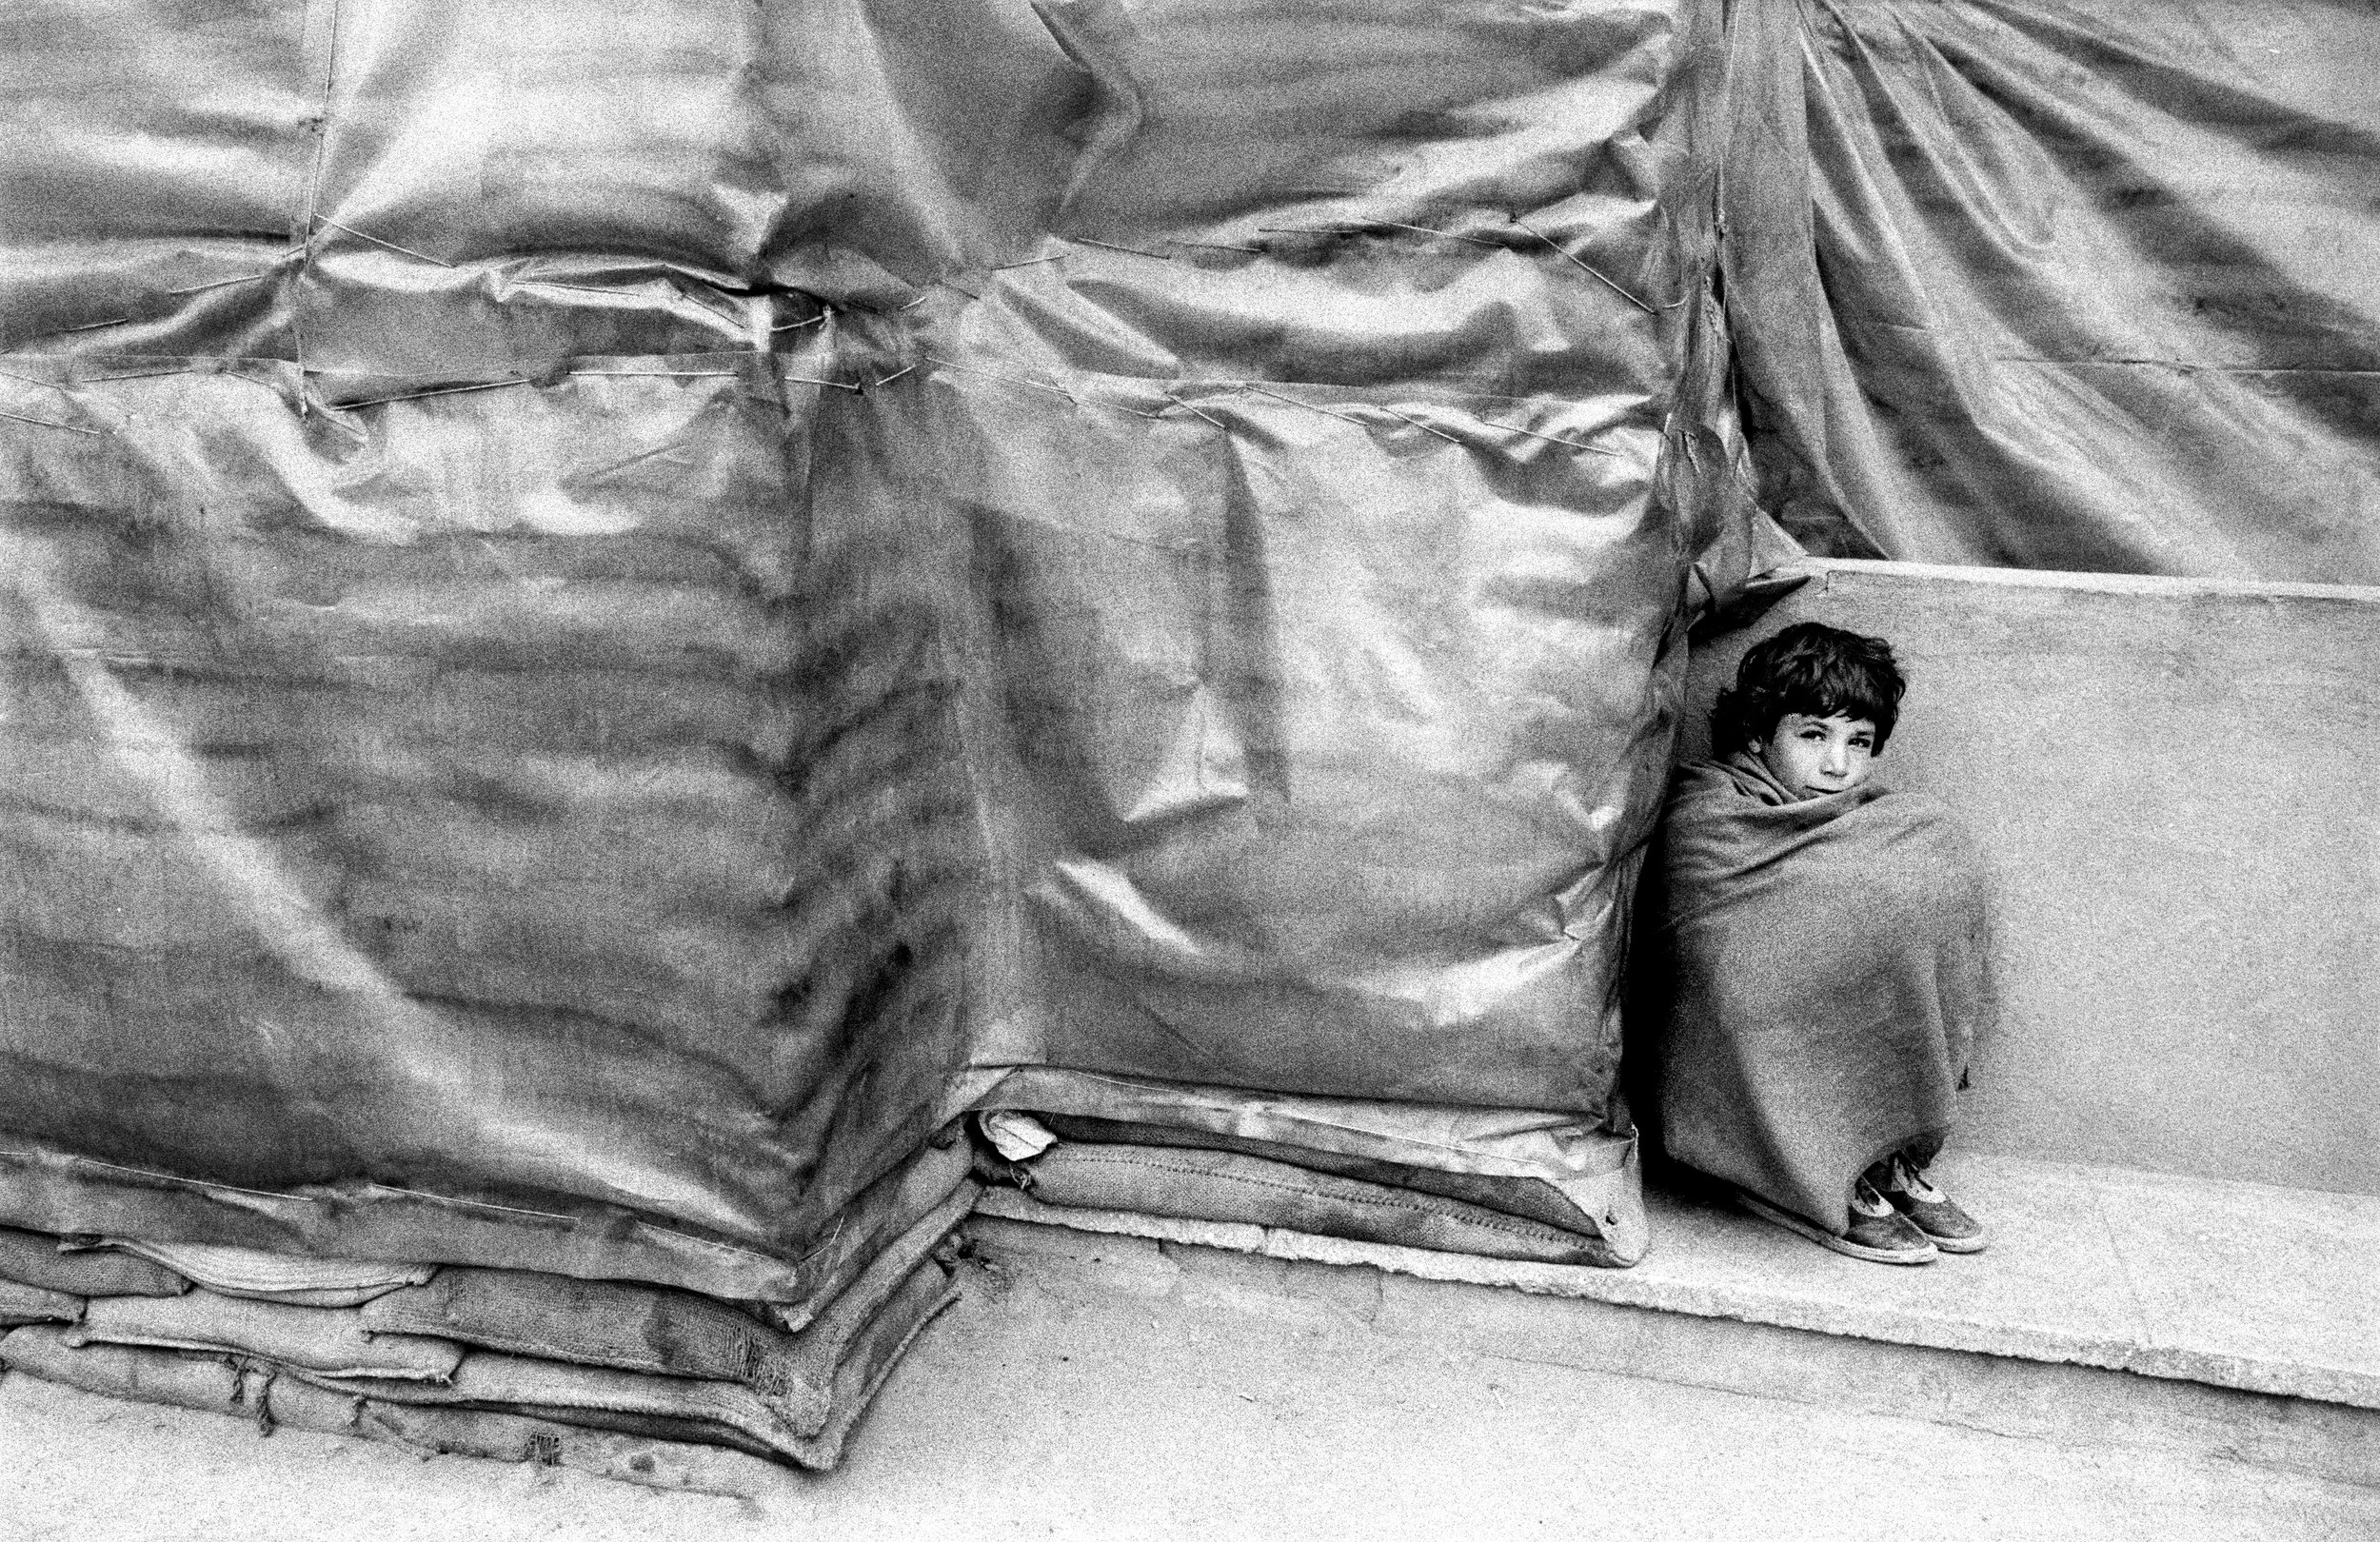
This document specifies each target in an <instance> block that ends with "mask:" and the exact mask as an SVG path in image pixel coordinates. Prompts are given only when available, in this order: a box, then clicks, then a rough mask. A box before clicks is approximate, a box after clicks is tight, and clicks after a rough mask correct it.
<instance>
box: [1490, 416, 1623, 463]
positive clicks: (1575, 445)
mask: <svg viewBox="0 0 2380 1542" xmlns="http://www.w3.org/2000/svg"><path fill="white" fill-rule="evenodd" d="M1479 426H1480V427H1482V428H1501V429H1502V430H1503V431H1504V432H1506V433H1508V434H1521V435H1525V436H1526V437H1528V438H1530V439H1542V440H1544V441H1545V442H1546V443H1547V444H1549V445H1569V446H1570V447H1571V448H1572V449H1582V450H1585V451H1586V452H1587V453H1588V454H1590V455H1608V456H1610V457H1611V458H1612V459H1613V460H1615V461H1619V460H1625V459H1627V457H1626V456H1623V455H1622V454H1620V452H1619V451H1617V450H1607V449H1605V448H1604V447H1603V446H1602V445H1590V444H1588V443H1587V442H1586V441H1584V440H1581V439H1564V438H1562V437H1561V436H1560V435H1559V434H1541V433H1538V432H1537V430H1536V429H1535V428H1522V427H1518V426H1517V425H1513V424H1509V423H1490V422H1488V421H1487V420H1486V419H1485V418H1481V419H1480V420H1479Z"/></svg>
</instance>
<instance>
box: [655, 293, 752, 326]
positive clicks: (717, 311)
mask: <svg viewBox="0 0 2380 1542" xmlns="http://www.w3.org/2000/svg"><path fill="white" fill-rule="evenodd" d="M669 291H670V293H672V294H674V295H676V296H677V297H678V298H679V299H681V300H684V302H685V303H686V304H687V305H689V306H693V307H694V308H695V309H697V310H699V311H701V312H703V314H704V315H706V316H716V317H718V318H719V319H720V320H721V321H724V322H725V323H726V324H727V325H728V326H733V327H735V328H736V329H737V330H739V331H741V330H743V329H744V326H746V325H747V324H746V323H745V321H744V318H743V317H742V316H739V315H736V314H735V313H734V312H732V311H729V310H724V309H722V308H721V307H719V306H714V305H712V304H711V303H710V302H709V301H708V300H697V299H696V298H695V297H694V294H693V291H692V290H690V289H682V288H680V287H678V286H676V285H674V284H672V285H671V286H669Z"/></svg>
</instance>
